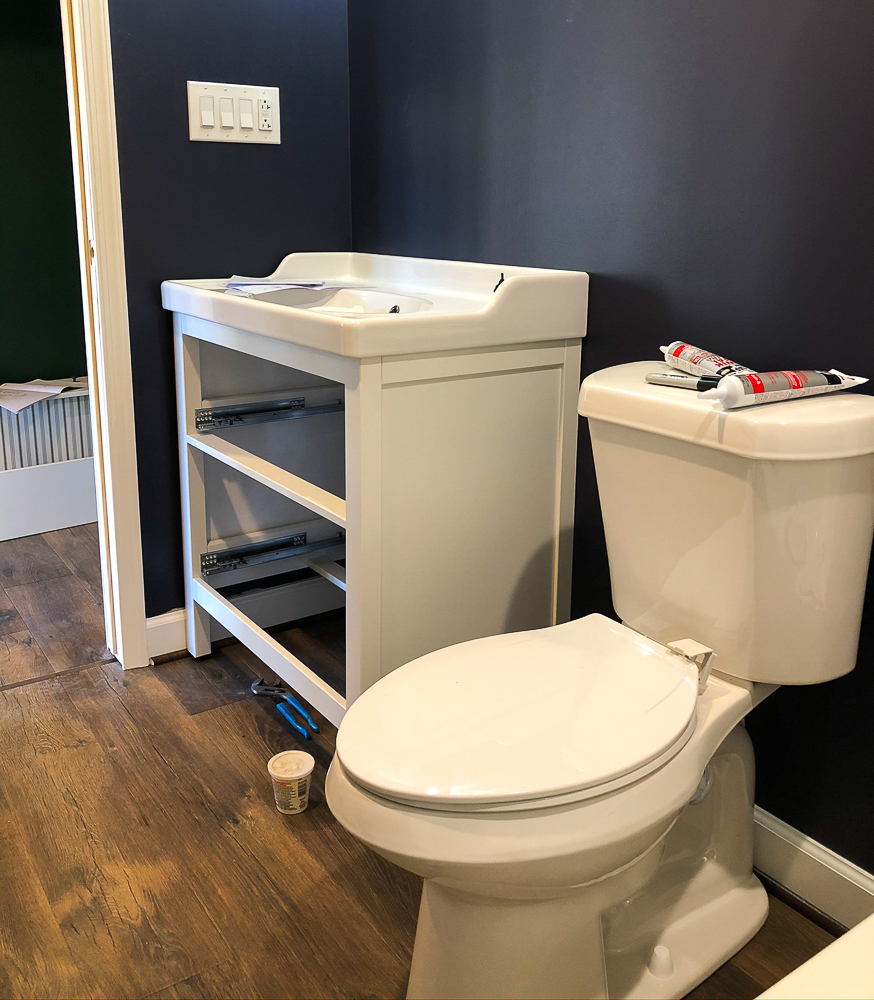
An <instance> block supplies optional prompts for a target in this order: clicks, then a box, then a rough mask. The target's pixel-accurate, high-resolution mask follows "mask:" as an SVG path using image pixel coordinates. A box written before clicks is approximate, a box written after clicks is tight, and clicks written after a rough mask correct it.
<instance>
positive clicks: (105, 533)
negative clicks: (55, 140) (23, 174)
mask: <svg viewBox="0 0 874 1000" xmlns="http://www.w3.org/2000/svg"><path fill="white" fill-rule="evenodd" d="M60 7H61V20H62V24H63V33H64V62H65V67H66V74H67V102H68V106H69V113H70V135H71V140H72V147H73V177H74V185H75V192H76V217H77V224H78V230H79V263H80V266H79V271H80V274H81V279H82V303H83V310H84V315H85V349H86V355H87V360H88V378H89V386H90V394H91V418H92V420H91V424H92V431H91V433H92V437H93V442H94V472H95V479H96V485H97V514H98V518H97V525H98V530H99V534H100V569H101V575H102V580H103V607H104V616H105V622H106V644H107V646H108V647H109V649H110V651H111V652H112V653H113V655H114V656H115V657H116V658H117V659H118V660H119V662H120V663H121V664H122V666H123V667H126V668H127V667H142V666H146V665H147V664H148V663H149V655H148V648H147V643H146V611H145V598H144V584H143V551H142V539H141V535H140V502H139V490H138V485H137V482H138V481H137V460H136V434H135V430H136V425H135V421H134V402H133V384H132V378H131V354H130V328H129V325H128V305H127V284H126V279H125V260H124V234H123V229H122V215H121V187H120V181H119V169H118V143H117V139H116V131H115V98H114V90H113V82H112V59H111V51H110V37H109V8H108V0H60Z"/></svg>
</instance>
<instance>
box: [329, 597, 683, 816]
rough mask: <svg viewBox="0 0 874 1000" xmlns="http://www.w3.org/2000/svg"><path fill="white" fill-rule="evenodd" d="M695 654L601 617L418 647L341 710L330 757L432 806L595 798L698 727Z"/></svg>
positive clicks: (510, 805) (382, 791) (401, 797)
mask: <svg viewBox="0 0 874 1000" xmlns="http://www.w3.org/2000/svg"><path fill="white" fill-rule="evenodd" d="M697 700H698V673H697V669H696V667H695V665H694V664H693V663H691V662H690V661H689V660H687V659H686V658H684V657H683V656H680V655H678V654H677V653H674V652H672V651H671V650H668V649H667V648H666V647H664V646H662V645H660V644H659V643H657V642H654V641H652V640H650V639H648V638H646V637H645V636H643V635H640V634H639V633H637V632H635V631H633V630H632V629H630V628H628V627H627V626H624V625H620V624H619V623H618V622H615V621H612V620H611V619H608V618H605V617H604V616H602V615H597V614H595V615H588V616H586V617H585V618H581V619H578V620H576V621H573V622H568V623H567V624H564V625H557V626H553V627H551V628H546V629H540V630H537V631H532V632H520V633H512V634H509V635H497V636H489V637H487V638H484V639H475V640H472V641H470V642H465V643H460V644H459V645H457V646H450V647H448V648H446V649H441V650H437V651H436V652H433V653H429V654H427V655H426V656H422V657H420V658H419V659H417V660H413V661H412V662H411V663H408V664H406V665H405V666H403V667H400V668H398V669H397V670H395V671H393V672H392V673H391V674H388V675H387V676H386V677H384V678H383V679H382V680H380V681H379V682H378V683H377V684H375V685H374V686H373V687H372V688H370V689H369V690H368V691H366V692H365V693H364V694H363V695H362V696H361V697H360V698H359V699H358V700H357V701H356V702H355V703H354V704H353V705H352V706H351V708H350V709H349V711H348V712H347V713H346V716H345V718H344V720H343V725H342V727H341V729H340V732H339V735H338V739H337V757H338V759H339V762H340V763H341V765H342V767H343V770H344V771H345V773H346V774H347V775H348V776H349V778H350V779H351V780H353V781H354V782H355V783H357V784H359V785H360V786H362V787H363V788H364V789H366V790H367V791H369V792H371V793H373V794H376V795H377V796H379V797H381V798H386V799H390V800H392V801H395V802H400V803H402V804H404V805H407V806H412V807H418V808H426V809H438V810H441V811H447V810H448V811H463V812H471V813H473V812H480V811H489V812H494V811H507V810H519V809H532V808H545V807H548V806H552V805H560V804H563V803H565V802H569V801H575V800H579V799H584V798H590V797H594V796H596V795H603V794H605V793H606V792H608V791H612V790H614V789H616V788H620V787H622V786H623V785H627V784H630V783H631V782H634V781H637V780H638V779H639V778H641V777H643V776H645V775H646V774H649V773H651V772H652V771H653V770H655V769H656V768H658V767H661V766H662V765H663V764H664V763H666V762H667V761H668V760H670V759H671V758H672V757H674V756H675V755H676V754H677V753H678V752H679V751H680V750H681V749H682V747H683V746H685V744H686V743H687V742H688V740H689V738H690V737H691V735H692V733H693V732H694V729H695V721H696V718H695V717H696V706H697Z"/></svg>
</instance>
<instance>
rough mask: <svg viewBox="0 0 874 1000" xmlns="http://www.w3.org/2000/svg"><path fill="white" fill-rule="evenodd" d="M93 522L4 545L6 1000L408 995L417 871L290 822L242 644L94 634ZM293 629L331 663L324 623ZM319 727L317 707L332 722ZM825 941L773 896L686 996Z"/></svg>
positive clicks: (328, 829) (319, 778) (310, 652)
mask: <svg viewBox="0 0 874 1000" xmlns="http://www.w3.org/2000/svg"><path fill="white" fill-rule="evenodd" d="M96 558H97V550H96V541H95V536H94V534H93V533H92V531H91V530H90V529H89V528H88V527H85V528H74V529H67V530H66V531H61V532H54V533H52V534H49V535H44V536H34V537H31V538H26V539H20V540H16V541H14V542H3V543H0V583H2V587H0V997H153V998H159V997H160V998H182V997H202V998H217V997H227V998H234V997H237V998H244V997H252V998H255V997H263V998H270V997H273V998H278V997H350V998H359V997H360V998H363V997H402V996H403V995H404V990H405V985H406V976H407V970H408V967H409V961H410V949H411V947H412V943H413V932H414V928H415V922H416V911H417V905H418V894H419V883H418V880H417V879H415V878H413V877H412V876H409V875H408V874H407V873H405V872H402V871H400V870H398V869H397V868H395V867H394V866H392V865H389V864H388V863H386V862H383V861H381V860H380V859H379V858H377V857H375V856H374V855H372V854H370V853H369V852H367V851H366V850H365V849H364V848H363V847H361V846H360V845H359V844H358V843H357V842H356V841H355V840H353V839H352V838H351V837H349V836H348V835H347V834H346V833H345V832H344V831H343V830H342V829H341V828H340V827H339V826H338V825H337V824H336V823H335V822H334V820H333V819H332V817H331V814H330V812H329V811H328V809H327V807H326V806H325V803H324V799H323V791H322V785H323V781H324V774H325V769H326V767H327V765H328V763H329V762H330V758H331V753H332V749H333V739H334V730H333V728H332V727H331V726H330V725H328V724H326V723H325V724H324V725H323V731H322V734H321V735H320V736H319V737H318V739H317V741H316V745H315V746H313V745H312V744H310V745H308V746H307V749H308V750H310V751H311V752H312V753H314V755H315V756H316V759H317V761H318V767H317V773H316V781H315V791H314V794H313V797H312V805H311V807H310V808H309V809H308V810H307V812H305V813H303V814H302V815H300V816H283V815H281V814H280V813H278V812H277V811H276V810H275V808H274V806H273V801H272V793H271V790H270V785H269V782H268V780H267V774H266V770H265V763H266V761H267V759H268V757H270V756H271V755H272V754H273V753H276V752H278V751H279V750H284V749H292V748H295V747H297V746H299V745H300V744H298V742H297V740H296V738H295V736H294V734H293V733H291V731H290V730H289V729H288V728H287V727H286V726H285V724H284V723H283V722H282V721H281V719H280V717H279V716H278V715H277V713H276V711H275V709H274V708H273V706H272V704H271V703H270V702H267V701H265V700H263V699H256V698H253V697H252V696H251V693H250V691H249V684H250V683H251V681H252V679H253V678H254V677H257V676H260V674H261V672H262V668H261V667H260V666H259V665H258V663H257V662H256V661H255V660H254V658H253V657H252V656H251V654H250V653H249V652H248V651H247V650H245V649H244V648H242V647H240V646H226V647H224V648H222V649H220V650H218V651H217V652H216V655H214V656H213V657H211V658H209V659H208V660H203V661H200V662H194V661H193V660H190V659H182V660H176V661H173V662H170V663H165V664H163V665H161V666H158V667H154V668H146V669H142V670H134V671H128V672H127V673H123V672H122V671H121V670H120V668H119V667H118V664H117V663H115V661H113V660H111V659H110V658H109V657H108V655H107V653H106V650H105V649H104V648H103V646H102V635H103V633H102V619H101V613H100V605H99V601H100V585H99V573H98V570H97V562H96ZM283 641H284V642H285V643H286V644H287V645H288V646H290V647H292V648H295V649H297V650H298V651H300V652H301V653H302V654H303V655H307V656H311V657H316V658H319V657H320V658H322V660H323V662H322V664H321V666H322V667H323V668H324V669H325V670H328V671H332V670H334V669H336V666H337V663H339V662H340V661H341V659H342V640H341V638H340V637H339V634H338V632H337V629H336V627H335V626H334V625H333V624H332V621H331V619H330V618H323V619H320V620H314V621H311V622H310V623H309V624H308V625H307V627H306V628H305V629H304V628H299V629H290V630H287V631H286V632H285V633H284V636H283ZM321 721H324V720H321ZM830 940H832V935H831V934H829V933H828V932H827V931H825V930H823V929H821V928H820V927H818V926H817V925H816V924H814V923H811V922H810V921H809V920H807V919H806V918H805V917H804V916H802V915H801V914H800V913H798V912H797V911H796V910H794V909H792V908H791V907H789V906H787V905H786V904H785V903H783V902H780V901H779V900H773V901H772V907H771V914H770V916H769V918H768V921H767V923H766V925H765V927H764V928H763V929H762V931H761V932H760V933H759V935H758V936H757V937H756V938H755V939H754V940H753V941H752V942H751V943H750V944H749V945H748V946H747V947H746V948H744V949H743V950H742V951H741V952H740V953H739V954H738V955H736V956H735V958H734V959H733V960H732V961H731V962H729V963H728V964H727V965H725V966H723V968H722V969H720V970H719V971H718V972H717V973H716V974H715V975H713V976H712V977H711V978H710V979H708V980H707V981H706V982H705V983H703V984H702V985H701V986H700V987H699V988H698V989H696V990H695V991H694V992H693V993H692V994H690V996H693V997H699V998H735V1000H738V998H747V997H750V998H751V997H754V996H756V995H757V994H758V993H759V992H761V991H762V990H763V989H765V988H767V987H768V986H769V985H771V984H772V983H773V982H775V981H776V980H777V979H779V978H781V977H782V976H783V975H785V974H786V973H787V972H789V971H791V970H792V969H793V968H795V967H796V966H798V965H799V964H800V963H801V962H803V961H805V960H806V959H807V958H809V957H810V956H811V955H813V954H814V953H816V952H817V951H818V950H820V949H821V948H822V947H824V946H825V945H826V944H828V943H829V941H830Z"/></svg>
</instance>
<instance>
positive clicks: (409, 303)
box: [253, 288, 433, 316]
mask: <svg viewBox="0 0 874 1000" xmlns="http://www.w3.org/2000/svg"><path fill="white" fill-rule="evenodd" d="M253 297H254V296H253ZM257 298H258V300H259V301H260V302H275V303H276V304H277V305H280V306H291V307H292V308H294V309H312V310H313V311H315V312H320V313H325V314H326V315H334V316H365V315H367V316H373V315H377V314H383V315H389V314H392V315H394V314H397V313H404V314H405V315H406V314H407V313H411V312H421V311H422V310H423V309H430V308H431V306H432V305H433V303H432V302H430V301H429V300H428V299H425V298H422V297H421V296H419V295H401V294H400V293H399V292H380V291H375V290H373V289H364V288H282V289H279V290H278V291H275V292H259V293H258V294H257Z"/></svg>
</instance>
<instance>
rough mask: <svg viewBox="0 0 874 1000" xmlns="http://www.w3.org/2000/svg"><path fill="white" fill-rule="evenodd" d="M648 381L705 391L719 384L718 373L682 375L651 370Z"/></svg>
mask: <svg viewBox="0 0 874 1000" xmlns="http://www.w3.org/2000/svg"><path fill="white" fill-rule="evenodd" d="M646 380H647V382H652V383H653V385H673V386H676V387H677V388H678V389H695V390H696V391H697V392H704V391H705V390H706V389H713V388H714V387H715V386H717V385H719V376H718V375H682V374H681V373H680V372H650V373H649V374H648V375H646Z"/></svg>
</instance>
